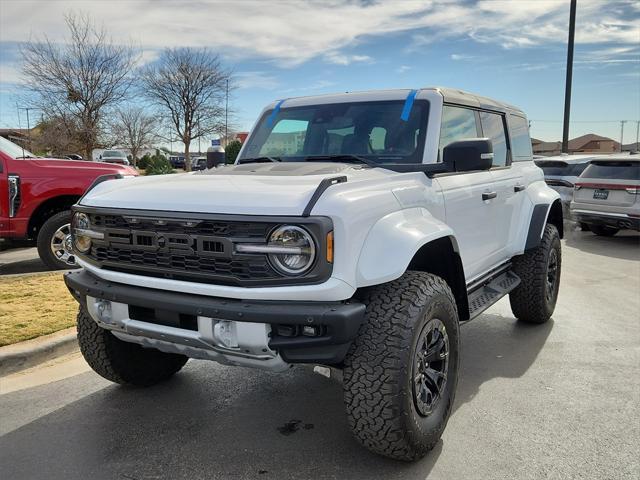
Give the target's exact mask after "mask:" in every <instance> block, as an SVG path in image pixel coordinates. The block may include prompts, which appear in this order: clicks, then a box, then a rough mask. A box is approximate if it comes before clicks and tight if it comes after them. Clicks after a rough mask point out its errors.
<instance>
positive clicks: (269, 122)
mask: <svg viewBox="0 0 640 480" xmlns="http://www.w3.org/2000/svg"><path fill="white" fill-rule="evenodd" d="M285 100H286V98H285V99H284V100H280V101H279V102H278V103H276V106H275V108H274V109H273V112H271V115H269V118H268V119H267V125H268V126H271V125H273V122H274V121H275V119H276V117H277V116H278V112H279V111H280V107H281V106H282V104H283V103H284V101H285Z"/></svg>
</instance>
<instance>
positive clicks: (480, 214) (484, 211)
mask: <svg viewBox="0 0 640 480" xmlns="http://www.w3.org/2000/svg"><path fill="white" fill-rule="evenodd" d="M480 136H481V130H480V123H479V116H478V112H477V111H475V110H472V109H468V108H464V107H458V106H450V105H445V106H444V107H443V111H442V128H441V131H440V158H442V150H443V149H444V147H446V146H447V145H448V144H450V143H452V142H455V141H458V140H464V139H468V138H477V137H480ZM435 181H437V182H438V184H439V185H440V188H441V189H442V193H443V196H444V207H445V215H446V223H447V225H449V226H450V227H451V229H452V230H453V231H454V234H455V235H456V238H457V240H458V247H459V248H460V256H461V257H462V262H463V264H464V270H465V276H466V280H467V282H469V281H470V280H472V279H473V278H475V277H477V276H478V275H480V274H482V273H484V272H486V271H487V270H488V269H489V268H490V267H492V266H493V265H494V264H495V262H496V260H495V257H496V255H495V252H497V251H498V250H499V245H498V242H497V240H498V236H497V234H496V219H495V209H494V208H493V202H494V200H495V199H494V198H493V194H495V193H496V192H495V187H494V181H493V177H492V175H491V173H490V172H488V171H477V172H461V173H450V174H441V175H436V176H435Z"/></svg>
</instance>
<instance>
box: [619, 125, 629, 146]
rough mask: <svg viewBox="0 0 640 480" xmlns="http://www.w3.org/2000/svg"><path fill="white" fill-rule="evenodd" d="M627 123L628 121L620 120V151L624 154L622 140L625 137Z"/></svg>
mask: <svg viewBox="0 0 640 480" xmlns="http://www.w3.org/2000/svg"><path fill="white" fill-rule="evenodd" d="M625 123H627V121H626V120H620V151H621V152H622V139H623V136H624V124H625Z"/></svg>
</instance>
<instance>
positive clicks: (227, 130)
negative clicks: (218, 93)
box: [224, 78, 229, 148]
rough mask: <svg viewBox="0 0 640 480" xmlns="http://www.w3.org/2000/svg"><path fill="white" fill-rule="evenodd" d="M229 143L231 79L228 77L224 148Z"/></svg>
mask: <svg viewBox="0 0 640 480" xmlns="http://www.w3.org/2000/svg"><path fill="white" fill-rule="evenodd" d="M228 144H229V79H228V78H227V94H226V98H225V106H224V148H227V145H228Z"/></svg>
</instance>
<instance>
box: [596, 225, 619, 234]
mask: <svg viewBox="0 0 640 480" xmlns="http://www.w3.org/2000/svg"><path fill="white" fill-rule="evenodd" d="M589 229H590V230H591V231H592V232H593V233H595V234H596V235H598V236H600V237H613V236H614V235H615V234H616V233H618V232H619V231H620V229H619V228H614V227H607V226H606V225H589Z"/></svg>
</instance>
